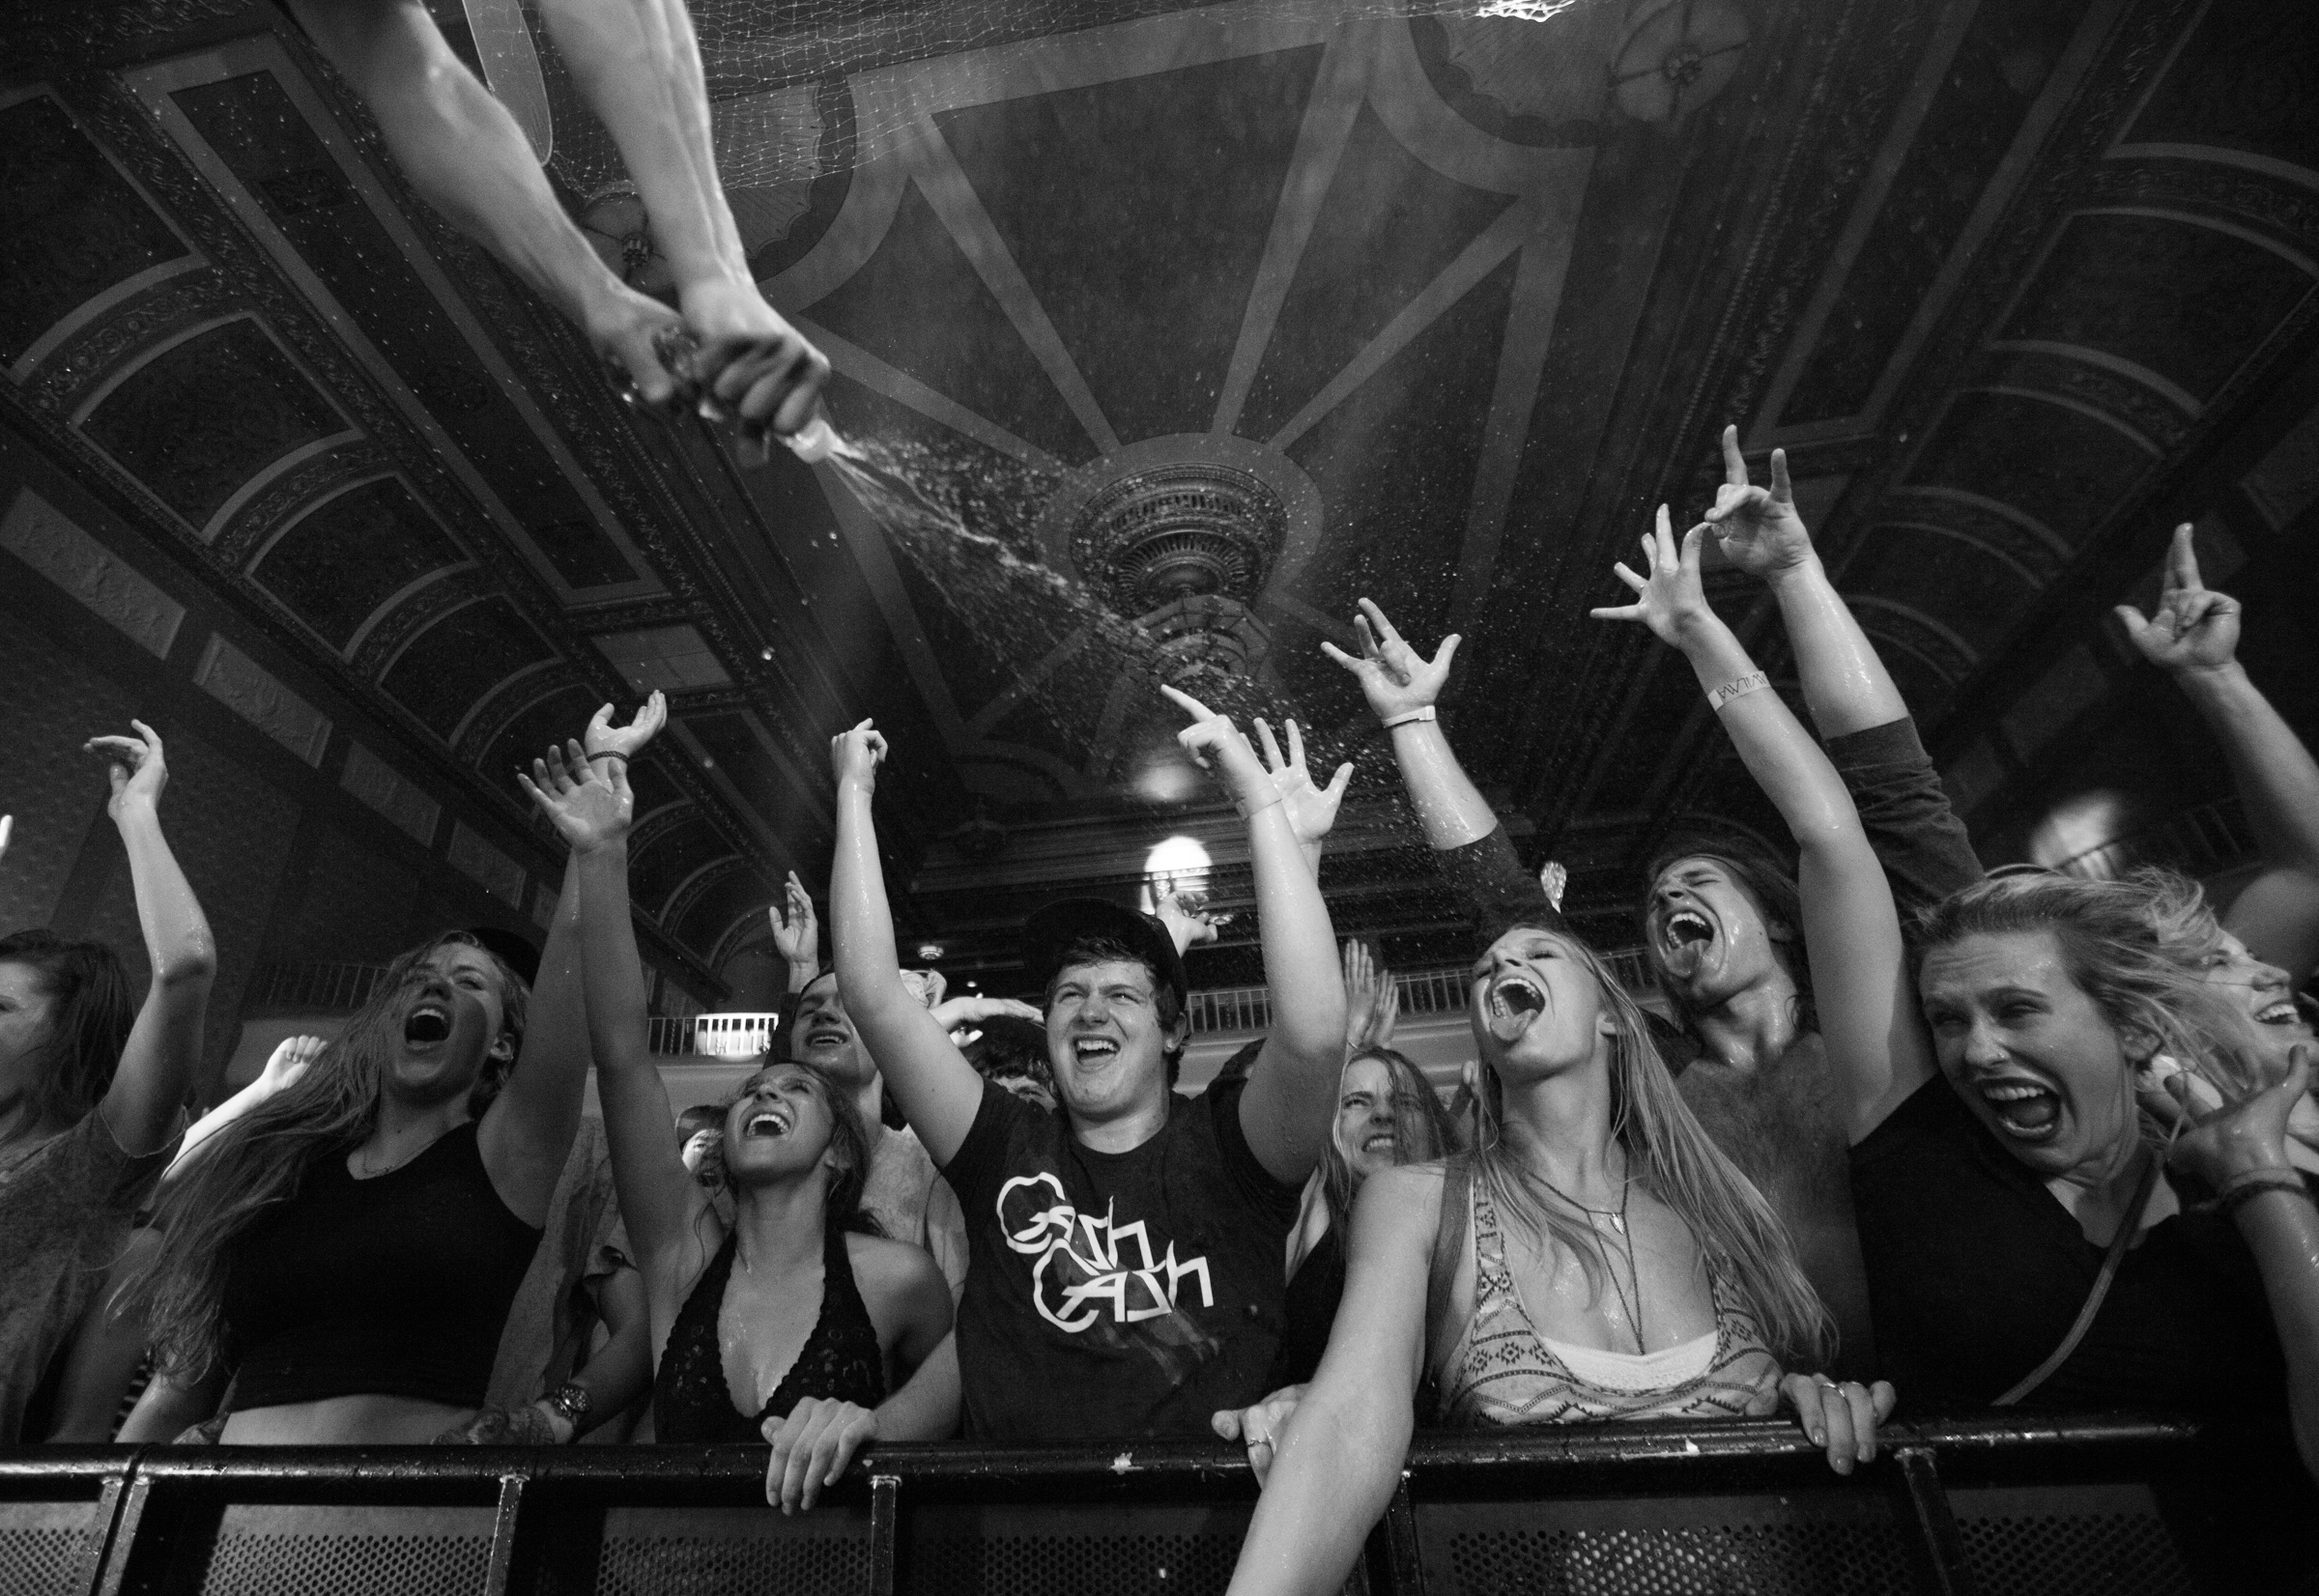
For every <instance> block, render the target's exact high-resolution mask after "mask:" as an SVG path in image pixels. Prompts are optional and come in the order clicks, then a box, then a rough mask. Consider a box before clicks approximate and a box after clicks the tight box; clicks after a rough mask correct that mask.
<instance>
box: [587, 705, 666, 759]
mask: <svg viewBox="0 0 2319 1596" xmlns="http://www.w3.org/2000/svg"><path fill="white" fill-rule="evenodd" d="M668 724H669V700H668V699H666V698H662V697H661V695H660V691H659V689H657V688H655V689H654V690H653V692H652V696H651V697H650V698H646V699H645V700H644V706H643V707H642V708H640V709H639V710H637V712H636V713H635V715H633V716H631V717H630V718H629V721H628V724H627V725H626V726H614V725H613V724H612V705H610V704H606V705H605V706H604V707H603V708H601V709H599V710H597V711H596V712H595V714H594V715H592V716H590V717H589V718H588V723H587V733H586V738H585V740H586V742H587V756H588V757H589V758H591V759H601V758H603V757H604V756H605V755H608V754H609V755H618V756H619V757H620V758H622V759H633V758H635V757H636V756H637V755H639V754H642V753H643V752H644V745H645V744H647V743H649V742H650V741H651V740H652V739H653V738H654V737H656V736H658V735H659V734H660V728H661V727H664V726H667V725H668Z"/></svg>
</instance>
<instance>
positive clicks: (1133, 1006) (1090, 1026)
mask: <svg viewBox="0 0 2319 1596" xmlns="http://www.w3.org/2000/svg"><path fill="white" fill-rule="evenodd" d="M1184 1023H1185V1021H1184V1016H1182V1015H1178V1016H1177V1018H1176V1023H1175V1025H1174V1026H1170V1025H1168V1024H1166V1023H1165V1022H1163V1021H1162V1020H1161V1019H1160V1017H1159V994H1158V989H1157V987H1156V985H1155V983H1154V982H1153V979H1152V972H1151V970H1150V968H1149V967H1148V966H1147V965H1145V964H1143V963H1141V962H1140V961H1138V960H1135V959H1128V958H1119V959H1104V960H1102V961H1101V962H1098V963H1094V964H1070V965H1066V966H1064V968H1063V970H1062V971H1061V973H1060V974H1058V975H1057V976H1056V977H1055V983H1054V990H1053V994H1052V996H1050V997H1049V998H1048V999H1047V1005H1046V1059H1047V1066H1048V1069H1050V1070H1051V1071H1052V1072H1053V1074H1054V1078H1055V1096H1056V1097H1058V1098H1060V1099H1061V1100H1062V1102H1063V1103H1064V1104H1065V1105H1066V1106H1067V1107H1068V1108H1070V1109H1071V1111H1072V1112H1073V1113H1074V1114H1075V1115H1078V1116H1079V1117H1080V1118H1082V1119H1091V1120H1106V1119H1112V1118H1115V1117H1117V1116H1119V1115H1121V1114H1125V1113H1128V1112H1130V1111H1131V1110H1132V1109H1134V1108H1137V1107H1139V1106H1143V1105H1144V1104H1146V1103H1147V1102H1148V1100H1149V1099H1150V1098H1151V1097H1153V1095H1154V1094H1155V1093H1159V1094H1164V1093H1165V1092H1166V1090H1167V1043H1168V1041H1169V1040H1170V1038H1171V1033H1172V1032H1173V1031H1175V1030H1176V1029H1177V1028H1179V1027H1181V1026H1182V1025H1183V1024H1184Z"/></svg>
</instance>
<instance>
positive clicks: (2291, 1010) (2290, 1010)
mask: <svg viewBox="0 0 2319 1596" xmlns="http://www.w3.org/2000/svg"><path fill="white" fill-rule="evenodd" d="M2254 1021H2255V1023H2256V1024H2257V1025H2301V1024H2302V1023H2303V1015H2302V1014H2301V1013H2300V1012H2297V1010H2296V1008H2295V1000H2294V999H2293V998H2280V999H2279V1000H2278V1001H2277V1002H2276V1003H2274V1004H2270V1005H2267V1006H2266V1007H2264V1008H2261V1009H2258V1010H2256V1011H2255V1014H2254Z"/></svg>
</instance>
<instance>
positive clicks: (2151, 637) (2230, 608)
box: [2117, 521, 2239, 673]
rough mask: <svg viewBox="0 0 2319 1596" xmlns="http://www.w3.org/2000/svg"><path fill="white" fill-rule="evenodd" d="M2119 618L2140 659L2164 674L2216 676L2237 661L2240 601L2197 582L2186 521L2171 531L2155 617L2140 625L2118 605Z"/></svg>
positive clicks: (2140, 621)
mask: <svg viewBox="0 0 2319 1596" xmlns="http://www.w3.org/2000/svg"><path fill="white" fill-rule="evenodd" d="M2117 616H2118V619H2119V620H2120V621H2121V622H2123V623H2124V625H2125V627H2126V636H2127V638H2128V639H2129V640H2130V641H2132V642H2133V646H2134V647H2135V648H2137V649H2139V650H2140V651H2141V656H2142V658H2144V659H2146V660H2148V661H2149V662H2150V663H2151V664H2152V665H2155V666H2157V667H2158V668H2159V669H2160V670H2172V671H2175V672H2178V673H2179V672H2184V671H2191V670H2221V669H2222V668H2223V667H2224V666H2227V665H2229V664H2230V663H2231V662H2232V661H2233V660H2235V659H2236V658H2238V652H2239V601H2238V600H2237V599H2234V598H2232V597H2231V596H2230V595H2229V594H2228V593H2219V592H2217V591H2215V589H2213V588H2212V587H2209V586H2208V585H2207V584H2205V583H2204V582H2203V581H2201V580H2200V579H2199V576H2198V551H2197V549H2196V547H2195V546H2194V545H2193V544H2192V543H2191V541H2190V523H2189V522H2187V521H2186V522H2184V523H2183V524H2182V525H2181V526H2179V527H2175V528H2174V543H2173V546H2172V547H2171V548H2169V549H2168V550H2167V551H2166V576H2165V581H2164V583H2163V584H2162V585H2161V587H2160V588H2159V592H2158V613H2156V614H2154V615H2152V616H2151V617H2150V618H2149V619H2148V620H2144V619H2143V618H2142V613H2141V612H2140V611H2139V610H2136V609H2135V608H2134V607H2133V605H2131V604H2121V605H2119V606H2118V608H2117Z"/></svg>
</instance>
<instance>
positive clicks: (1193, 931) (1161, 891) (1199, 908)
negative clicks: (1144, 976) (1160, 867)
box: [1152, 876, 1232, 954]
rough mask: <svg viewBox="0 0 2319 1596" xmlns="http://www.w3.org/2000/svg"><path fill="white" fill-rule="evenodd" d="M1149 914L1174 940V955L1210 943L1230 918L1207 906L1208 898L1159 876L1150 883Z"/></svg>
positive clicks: (1201, 893)
mask: <svg viewBox="0 0 2319 1596" xmlns="http://www.w3.org/2000/svg"><path fill="white" fill-rule="evenodd" d="M1152 912H1153V913H1154V914H1156V915H1158V916H1159V922H1160V924H1161V925H1163V926H1166V927H1167V934H1168V935H1169V936H1171V937H1173V938H1175V941H1176V952H1177V953H1179V954H1183V953H1188V952H1190V951H1191V950H1192V949H1194V948H1196V947H1198V946H1200V944H1202V943H1204V942H1214V941H1215V940H1216V939H1217V934H1218V933H1219V932H1221V931H1222V930H1223V928H1224V927H1225V926H1228V925H1230V924H1231V922H1232V917H1231V916H1230V915H1228V914H1217V913H1215V912H1213V911H1212V910H1211V909H1210V908H1209V907H1208V895H1207V894H1206V893H1203V892H1200V891H1198V890H1196V889H1194V888H1191V887H1186V886H1181V885H1179V884H1178V883H1177V882H1176V880H1175V879H1174V877H1172V876H1161V877H1160V878H1159V880H1157V881H1155V882H1153V883H1152Z"/></svg>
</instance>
